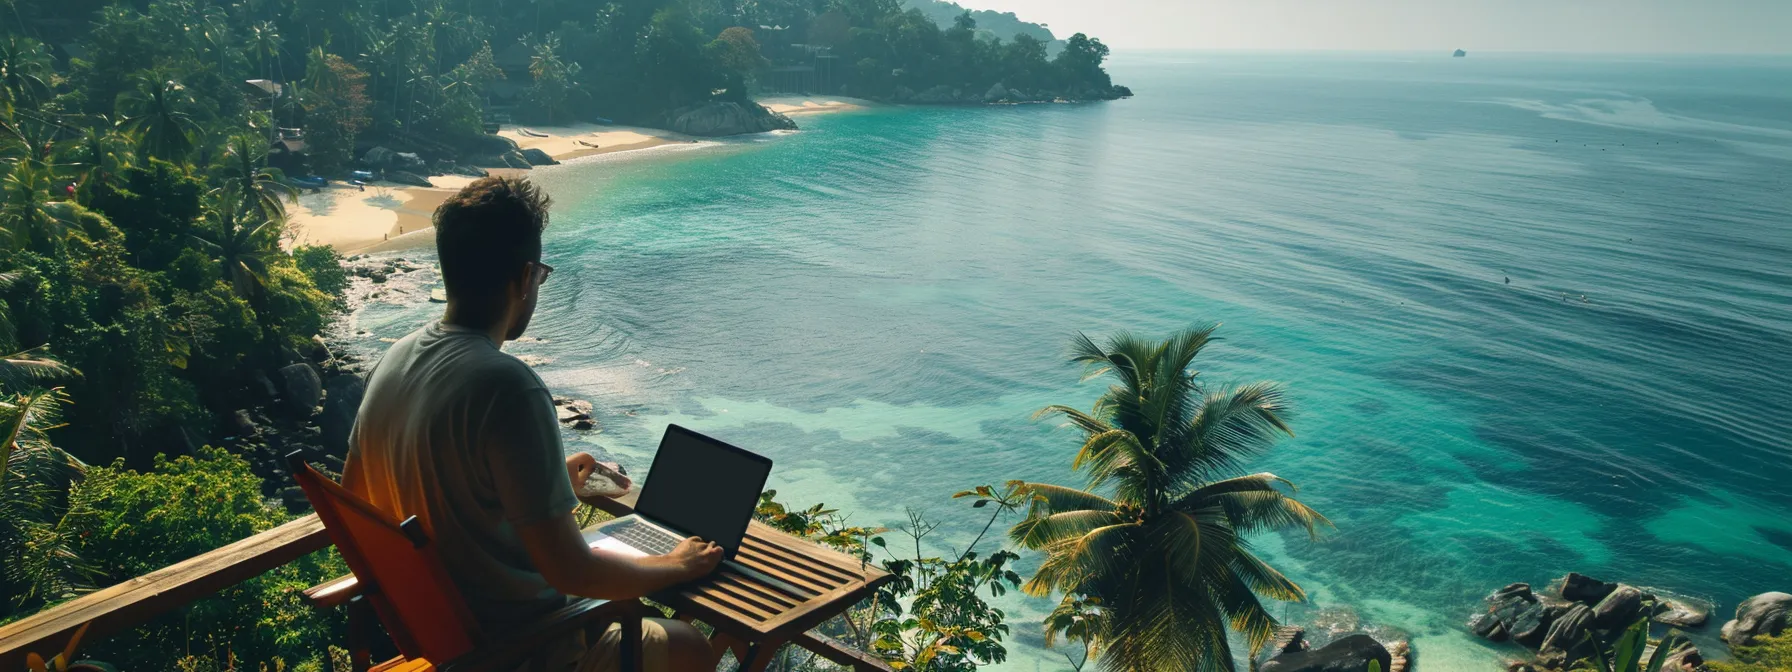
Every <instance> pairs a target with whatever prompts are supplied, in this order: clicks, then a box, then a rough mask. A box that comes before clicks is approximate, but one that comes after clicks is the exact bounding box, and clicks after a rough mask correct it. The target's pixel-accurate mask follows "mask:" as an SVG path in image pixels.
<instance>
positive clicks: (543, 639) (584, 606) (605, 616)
mask: <svg viewBox="0 0 1792 672" xmlns="http://www.w3.org/2000/svg"><path fill="white" fill-rule="evenodd" d="M644 611H645V607H643V606H642V605H641V602H640V601H639V600H618V601H606V600H578V601H576V602H573V603H572V604H569V605H566V606H564V607H561V608H559V609H556V610H554V611H553V612H551V613H549V614H547V615H546V616H543V617H541V618H540V619H538V620H536V621H535V622H533V623H529V624H526V625H523V626H521V627H518V628H515V629H512V630H509V631H506V632H501V633H496V634H495V635H494V636H492V637H489V638H487V641H486V643H485V644H483V645H481V646H480V647H479V648H478V649H476V650H475V651H473V652H472V653H469V654H467V655H464V656H461V657H459V658H456V659H454V660H451V661H448V662H447V663H446V664H443V665H438V666H436V669H437V670H439V671H440V672H492V671H498V670H502V671H506V672H507V671H508V670H512V669H515V668H516V665H517V661H518V660H520V659H523V658H527V657H529V656H530V655H534V654H536V653H540V652H541V648H542V645H544V644H546V643H548V642H550V641H553V640H555V639H558V638H560V637H563V636H566V635H567V634H569V633H571V632H573V631H575V630H578V629H580V628H583V627H584V626H585V625H586V624H587V623H589V622H590V621H592V620H594V619H601V620H613V621H620V620H622V619H627V618H636V619H638V618H641V615H642V614H643V612H644ZM593 643H595V642H593Z"/></svg>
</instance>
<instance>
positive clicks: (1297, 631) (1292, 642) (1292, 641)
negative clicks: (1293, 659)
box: [1276, 627, 1312, 655]
mask: <svg viewBox="0 0 1792 672" xmlns="http://www.w3.org/2000/svg"><path fill="white" fill-rule="evenodd" d="M1310 648H1312V645H1310V644H1308V643H1307V629H1306V628H1298V627H1297V628H1294V629H1293V630H1290V631H1288V641H1287V642H1286V643H1284V644H1282V646H1281V648H1280V649H1278V650H1277V652H1276V653H1277V655H1280V654H1284V653H1295V652H1299V651H1305V650H1307V649H1310Z"/></svg>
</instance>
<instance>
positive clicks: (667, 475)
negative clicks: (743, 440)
mask: <svg viewBox="0 0 1792 672" xmlns="http://www.w3.org/2000/svg"><path fill="white" fill-rule="evenodd" d="M771 473H772V461H771V459H770V458H767V457H765V456H762V455H757V454H754V453H752V452H750V451H747V450H745V449H742V448H738V447H735V446H733V445H729V444H728V443H725V442H723V441H721V440H718V439H715V438H712V437H708V436H704V435H702V434H698V433H697V432H693V431H691V430H689V429H686V428H684V427H681V426H678V425H668V426H667V427H666V434H665V436H663V437H661V438H660V450H659V452H658V453H657V454H655V455H654V456H653V466H652V467H649V468H648V471H647V482H646V483H643V484H642V485H641V496H640V497H639V498H637V499H636V501H635V512H634V513H633V514H631V515H628V516H624V517H621V518H617V519H616V520H612V521H610V522H607V523H604V524H603V525H599V526H598V527H595V528H592V529H590V530H587V531H586V532H585V541H586V543H588V544H590V545H591V547H592V548H599V549H605V550H609V551H615V552H618V553H622V554H625V555H633V556H648V555H665V554H666V553H670V552H671V551H672V549H673V548H675V547H677V546H678V544H679V542H681V541H683V540H684V538H685V537H690V536H696V537H699V538H702V539H703V540H704V541H709V542H714V543H715V544H716V545H718V546H721V547H722V553H723V558H724V560H723V564H724V565H725V566H727V567H728V568H729V569H732V570H734V571H736V572H738V573H741V574H745V575H748V576H751V577H753V578H755V579H759V580H762V581H767V582H773V581H775V583H774V584H773V585H779V584H783V582H782V581H776V580H775V579H772V578H771V577H768V576H764V575H762V574H761V573H759V572H757V571H754V570H752V569H750V568H747V567H745V566H742V565H741V564H740V563H738V562H735V561H734V557H735V555H737V554H738V553H739V552H740V544H741V540H742V539H744V538H746V536H747V523H749V522H752V520H753V510H754V509H756V508H757V507H758V506H759V493H760V492H762V491H764V490H765V480H766V478H767V477H769V476H771ZM779 587H784V586H782V585H779Z"/></svg>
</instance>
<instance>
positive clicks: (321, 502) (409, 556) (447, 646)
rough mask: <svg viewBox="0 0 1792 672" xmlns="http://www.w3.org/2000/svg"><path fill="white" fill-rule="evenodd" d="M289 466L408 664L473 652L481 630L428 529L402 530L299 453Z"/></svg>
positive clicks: (414, 522) (404, 525)
mask: <svg viewBox="0 0 1792 672" xmlns="http://www.w3.org/2000/svg"><path fill="white" fill-rule="evenodd" d="M286 459H287V463H288V464H289V465H290V466H291V468H292V476H293V479H294V480H296V481H298V482H299V487H300V488H303V489H304V490H305V498H306V499H308V500H311V508H313V509H316V510H317V516H318V518H320V519H322V520H323V523H324V531H325V532H327V533H328V534H329V535H330V541H331V542H333V543H334V544H336V550H337V551H338V552H340V553H341V554H342V559H343V561H345V562H347V563H348V567H349V570H350V571H352V572H354V573H355V580H356V582H358V583H359V584H360V585H361V594H362V595H365V596H366V598H367V599H368V600H369V601H370V602H372V603H373V608H374V611H375V612H376V613H377V614H379V617H380V623H381V624H383V625H385V626H386V632H387V633H389V634H391V635H392V640H393V642H394V643H396V644H397V645H398V650H399V651H400V652H403V653H404V655H405V657H407V658H411V659H417V658H427V659H429V660H432V661H436V662H445V661H449V660H453V659H455V658H457V657H459V656H461V655H462V654H465V653H467V652H470V651H472V650H473V648H474V646H475V645H476V644H477V643H478V639H479V637H480V633H479V626H478V624H477V622H475V621H474V620H473V614H472V611H471V610H469V609H468V608H467V602H466V599H465V598H464V597H462V596H461V593H460V590H459V589H458V588H456V587H455V585H454V582H453V581H452V580H451V579H450V578H449V577H448V570H447V569H446V568H445V567H443V566H442V559H441V557H440V556H438V555H437V554H436V548H435V546H434V545H433V544H432V543H430V537H429V531H428V530H427V529H425V527H424V524H423V521H422V520H421V519H419V518H417V517H416V516H411V517H410V518H407V519H405V520H404V521H403V522H400V521H398V520H396V518H395V517H394V516H391V515H388V514H386V513H385V512H383V511H380V510H379V509H377V508H374V506H373V505H372V504H370V503H368V502H367V500H364V499H361V498H360V497H358V496H356V495H355V494H354V493H352V492H349V491H348V489H347V488H344V487H342V486H341V485H338V484H337V483H336V482H335V481H333V480H331V479H330V478H329V477H327V476H324V475H323V474H321V473H318V471H317V470H316V469H312V468H311V465H310V464H307V463H306V462H305V459H304V457H303V456H302V455H301V454H300V453H299V452H294V453H292V454H290V455H288V456H287V458H286Z"/></svg>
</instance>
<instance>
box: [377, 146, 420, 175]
mask: <svg viewBox="0 0 1792 672" xmlns="http://www.w3.org/2000/svg"><path fill="white" fill-rule="evenodd" d="M361 163H362V164H363V165H365V166H367V167H369V168H376V169H380V170H404V171H412V172H418V171H426V170H428V167H427V164H425V163H424V161H423V157H420V156H417V155H416V154H413V153H411V152H395V151H392V150H390V149H387V148H385V147H374V148H373V149H369V150H367V153H366V154H362V155H361Z"/></svg>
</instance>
